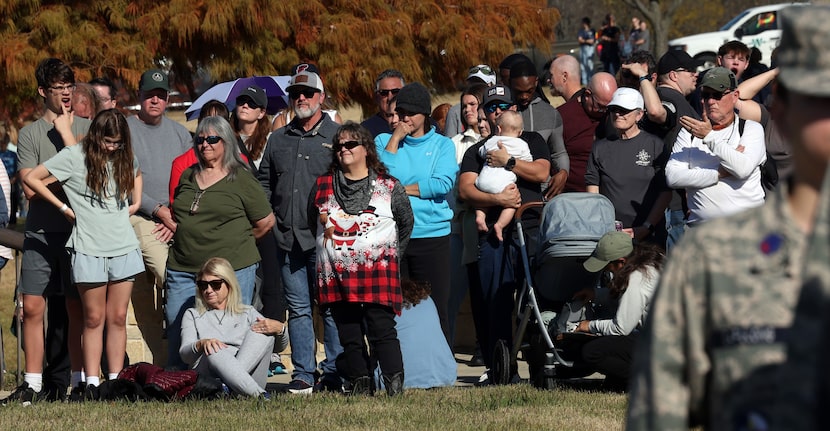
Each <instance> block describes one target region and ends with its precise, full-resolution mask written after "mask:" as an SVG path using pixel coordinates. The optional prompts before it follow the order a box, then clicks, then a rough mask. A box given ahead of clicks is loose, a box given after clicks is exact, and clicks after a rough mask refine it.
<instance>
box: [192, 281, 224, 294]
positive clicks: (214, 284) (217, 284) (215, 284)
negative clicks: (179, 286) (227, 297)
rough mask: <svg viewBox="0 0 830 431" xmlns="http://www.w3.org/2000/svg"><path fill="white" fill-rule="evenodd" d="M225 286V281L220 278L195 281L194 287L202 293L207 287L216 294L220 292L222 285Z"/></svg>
mask: <svg viewBox="0 0 830 431" xmlns="http://www.w3.org/2000/svg"><path fill="white" fill-rule="evenodd" d="M223 284H225V280H222V279H221V278H220V279H219V280H210V281H208V280H197V281H196V287H198V288H199V290H200V291H202V292H204V291H206V290H207V288H208V287H210V288H211V289H213V291H214V292H218V291H220V290H222V285H223Z"/></svg>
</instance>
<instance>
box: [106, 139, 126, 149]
mask: <svg viewBox="0 0 830 431" xmlns="http://www.w3.org/2000/svg"><path fill="white" fill-rule="evenodd" d="M104 144H106V145H112V146H113V147H115V148H121V147H123V146H124V143H123V142H113V141H108V140H107V139H106V138H104Z"/></svg>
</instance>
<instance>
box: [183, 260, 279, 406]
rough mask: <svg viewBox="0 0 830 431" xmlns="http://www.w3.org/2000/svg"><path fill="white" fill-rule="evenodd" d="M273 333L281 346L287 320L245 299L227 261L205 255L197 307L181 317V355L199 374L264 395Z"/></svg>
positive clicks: (241, 392)
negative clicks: (274, 317)
mask: <svg viewBox="0 0 830 431" xmlns="http://www.w3.org/2000/svg"><path fill="white" fill-rule="evenodd" d="M274 336H276V343H277V344H279V345H281V346H282V348H285V345H286V344H288V335H287V334H286V332H285V325H283V324H282V323H281V322H279V321H277V320H272V319H266V318H264V317H262V315H261V314H259V312H258V311H256V310H255V309H254V308H253V307H251V306H248V305H243V304H242V295H241V292H240V287H239V281H237V279H236V275H235V273H234V270H233V267H231V264H230V262H228V261H227V260H225V259H223V258H220V257H213V258H210V259H208V261H207V262H205V264H204V265H202V269H201V270H200V271H199V272H198V273H197V274H196V307H194V308H190V309H188V310H187V311H185V313H184V317H183V318H182V344H181V347H180V348H179V355H181V357H182V360H184V361H185V362H186V363H187V364H188V365H189V366H190V367H191V368H193V369H195V370H196V371H198V372H199V374H206V375H209V376H213V377H216V378H218V379H220V380H221V381H222V383H223V384H225V385H227V387H228V389H230V391H231V392H232V393H234V394H238V395H243V396H253V397H256V396H263V397H265V398H268V397H269V395H268V393H267V392H266V391H265V383H266V380H267V379H268V365H269V363H270V359H271V351H272V350H273V348H274V343H275V340H274Z"/></svg>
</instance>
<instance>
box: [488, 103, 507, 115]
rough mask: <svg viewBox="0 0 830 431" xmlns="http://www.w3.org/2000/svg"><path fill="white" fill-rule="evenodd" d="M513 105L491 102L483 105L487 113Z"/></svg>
mask: <svg viewBox="0 0 830 431" xmlns="http://www.w3.org/2000/svg"><path fill="white" fill-rule="evenodd" d="M512 106H513V104H512V103H493V104H490V105H487V106H485V107H484V110H485V111H487V113H488V114H492V113H494V112H496V109H501V110H502V111H506V110H508V109H510V108H511V107H512Z"/></svg>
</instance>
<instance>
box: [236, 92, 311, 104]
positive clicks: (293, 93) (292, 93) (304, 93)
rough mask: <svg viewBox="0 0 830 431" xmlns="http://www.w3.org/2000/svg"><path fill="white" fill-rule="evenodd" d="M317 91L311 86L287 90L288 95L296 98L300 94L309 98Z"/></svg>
mask: <svg viewBox="0 0 830 431" xmlns="http://www.w3.org/2000/svg"><path fill="white" fill-rule="evenodd" d="M317 93H319V91H317V90H315V89H313V88H306V89H305V90H291V91H289V92H288V97H290V98H292V99H294V100H297V99H299V98H300V95H301V94H302V95H303V97H305V98H306V99H311V98H312V97H314V95H315V94H317ZM249 106H250V105H249Z"/></svg>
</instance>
